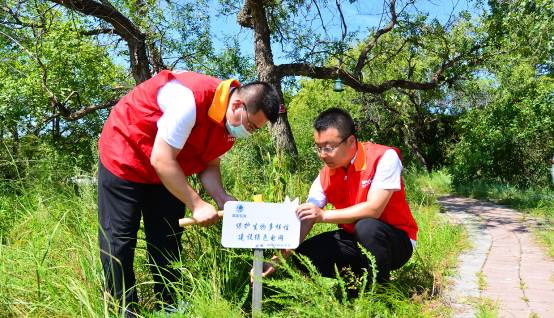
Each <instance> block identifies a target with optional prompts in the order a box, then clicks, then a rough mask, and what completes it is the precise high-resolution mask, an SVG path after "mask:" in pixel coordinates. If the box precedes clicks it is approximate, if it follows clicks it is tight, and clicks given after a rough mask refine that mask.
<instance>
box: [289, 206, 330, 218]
mask: <svg viewBox="0 0 554 318" xmlns="http://www.w3.org/2000/svg"><path fill="white" fill-rule="evenodd" d="M324 214H325V211H324V210H322V209H321V208H319V207H318V206H316V205H315V204H313V203H304V204H301V205H299V206H298V208H296V216H298V219H300V221H307V220H311V221H313V222H322V221H323V217H324Z"/></svg>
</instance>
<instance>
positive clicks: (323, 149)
mask: <svg viewBox="0 0 554 318" xmlns="http://www.w3.org/2000/svg"><path fill="white" fill-rule="evenodd" d="M350 136H352V135H348V136H346V137H344V138H343V139H342V140H341V141H340V142H339V143H338V144H336V145H335V146H329V145H327V146H324V147H318V146H314V151H315V152H316V153H317V154H320V153H324V154H327V155H329V154H332V153H333V152H334V151H335V150H336V149H337V148H338V147H339V146H340V145H341V144H342V143H343V142H345V141H346V139H348V137H350Z"/></svg>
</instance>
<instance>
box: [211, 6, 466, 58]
mask: <svg viewBox="0 0 554 318" xmlns="http://www.w3.org/2000/svg"><path fill="white" fill-rule="evenodd" d="M402 2H405V1H399V3H402ZM341 3H342V6H343V11H344V15H345V16H346V17H347V23H348V30H349V31H363V30H364V29H365V28H368V27H376V26H379V25H380V23H381V25H383V24H385V23H387V22H388V20H385V21H381V16H382V15H381V13H382V11H383V1H382V0H362V1H357V2H355V3H353V4H350V3H349V1H347V0H342V1H341ZM474 3H475V1H461V0H422V1H415V6H416V7H417V10H419V12H422V13H428V14H429V18H431V19H432V18H436V19H438V20H439V21H440V22H445V21H447V20H448V18H449V17H450V15H451V13H452V12H453V13H454V14H457V13H459V12H460V11H462V10H468V11H470V12H476V10H475V9H474V8H473V4H474ZM329 5H331V6H334V1H332V0H330V1H329ZM320 9H321V12H322V15H323V17H324V19H325V21H326V22H325V25H326V28H327V31H328V33H329V34H331V35H332V36H336V37H337V38H338V36H340V25H339V24H338V22H337V21H338V17H336V16H333V14H332V13H331V11H330V10H327V9H326V8H324V7H320ZM408 10H409V11H410V12H412V13H413V12H416V11H415V8H414V7H413V6H410V7H409V9H408ZM210 15H211V16H212V33H213V40H214V45H215V48H216V49H222V48H223V47H224V45H223V43H224V39H225V38H226V37H234V36H235V37H237V38H238V39H239V43H240V46H241V52H242V53H243V55H246V56H253V55H254V54H253V48H254V44H253V37H252V31H251V30H249V29H245V28H241V27H240V26H239V25H238V23H237V22H236V16H235V15H231V16H221V15H219V14H218V13H217V7H216V6H213V7H212V8H210ZM317 26H318V28H319V30H323V28H322V27H321V23H320V22H319V21H318V22H317ZM360 34H362V35H363V34H364V32H360ZM272 48H273V54H274V59H275V62H276V64H281V63H286V62H288V60H287V59H286V58H285V57H284V56H283V52H282V51H281V49H280V46H279V45H272Z"/></svg>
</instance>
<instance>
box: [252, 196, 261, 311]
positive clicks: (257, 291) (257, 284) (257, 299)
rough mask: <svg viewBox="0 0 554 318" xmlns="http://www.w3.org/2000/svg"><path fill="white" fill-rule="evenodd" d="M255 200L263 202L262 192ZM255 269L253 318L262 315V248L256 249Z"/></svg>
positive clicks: (253, 265) (253, 266)
mask: <svg viewBox="0 0 554 318" xmlns="http://www.w3.org/2000/svg"><path fill="white" fill-rule="evenodd" d="M254 202H263V197H262V195H261V194H257V195H255V196H254ZM253 262H254V264H252V269H253V271H254V273H253V274H254V275H253V277H252V278H253V279H252V280H253V282H252V318H258V317H260V316H261V315H262V293H263V291H262V271H263V267H264V250H262V249H260V248H255V249H254V261H253Z"/></svg>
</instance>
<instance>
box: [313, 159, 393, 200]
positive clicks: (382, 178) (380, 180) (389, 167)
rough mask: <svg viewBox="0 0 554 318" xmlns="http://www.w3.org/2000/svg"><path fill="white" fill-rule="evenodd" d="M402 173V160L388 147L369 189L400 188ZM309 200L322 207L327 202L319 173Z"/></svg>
mask: <svg viewBox="0 0 554 318" xmlns="http://www.w3.org/2000/svg"><path fill="white" fill-rule="evenodd" d="M354 159H356V156H354V158H352V161H351V164H352V163H353V162H354ZM401 174H402V162H401V161H400V158H399V157H398V154H397V153H396V151H394V150H393V149H388V150H387V151H385V153H384V154H383V156H381V159H380V160H379V163H378V164H377V168H375V175H374V176H373V180H372V181H371V188H370V189H369V191H375V190H377V189H385V190H395V191H398V190H400V175H401ZM307 201H308V202H310V203H313V204H315V205H317V206H318V207H320V208H323V207H324V206H325V205H326V204H327V197H326V196H325V193H324V192H323V187H322V186H321V181H320V176H319V175H318V176H317V178H316V179H315V180H314V182H313V183H312V186H311V188H310V192H309V193H308V200H307Z"/></svg>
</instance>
